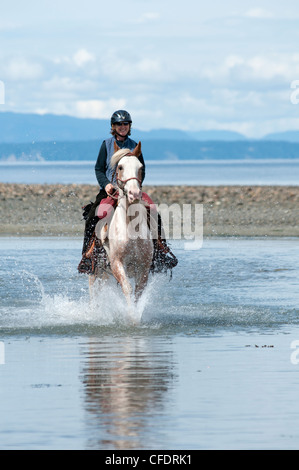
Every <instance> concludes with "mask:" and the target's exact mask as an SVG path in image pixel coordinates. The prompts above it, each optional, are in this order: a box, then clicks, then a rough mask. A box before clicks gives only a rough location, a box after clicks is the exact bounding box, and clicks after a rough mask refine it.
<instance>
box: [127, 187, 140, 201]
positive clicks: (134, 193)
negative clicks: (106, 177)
mask: <svg viewBox="0 0 299 470" xmlns="http://www.w3.org/2000/svg"><path fill="white" fill-rule="evenodd" d="M127 198H128V202H129V204H133V203H134V202H138V201H140V199H141V198H142V191H141V189H140V188H138V187H136V188H129V189H128V192H127Z"/></svg>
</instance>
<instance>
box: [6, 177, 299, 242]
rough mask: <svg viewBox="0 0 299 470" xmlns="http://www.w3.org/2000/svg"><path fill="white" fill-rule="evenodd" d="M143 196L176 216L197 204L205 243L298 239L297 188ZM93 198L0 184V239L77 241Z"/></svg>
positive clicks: (163, 190)
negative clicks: (209, 240) (74, 238)
mask: <svg viewBox="0 0 299 470" xmlns="http://www.w3.org/2000/svg"><path fill="white" fill-rule="evenodd" d="M143 191H144V192H146V193H148V194H149V196H150V197H151V198H152V199H153V201H154V202H155V203H156V204H158V205H159V204H168V205H176V208H178V207H179V208H180V209H181V211H182V214H183V205H184V204H192V207H193V208H194V205H195V204H202V205H203V235H204V236H206V237H213V236H217V237H221V236H250V237H252V236H269V237H298V236H299V186H144V187H143ZM97 193H98V186H96V185H84V184H82V185H77V184H71V185H62V184H55V185H52V184H49V185H47V184H45V185H39V184H29V185H26V184H9V183H0V235H1V236H82V237H83V231H84V221H83V219H82V206H84V205H86V204H88V203H89V201H94V200H95V197H96V195H97ZM179 222H180V221H179ZM193 229H194V220H193V223H192V229H191V226H190V230H193ZM184 235H186V234H185V233H184ZM170 238H171V237H170Z"/></svg>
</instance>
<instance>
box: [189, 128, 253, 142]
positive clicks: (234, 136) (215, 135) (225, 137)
mask: <svg viewBox="0 0 299 470" xmlns="http://www.w3.org/2000/svg"><path fill="white" fill-rule="evenodd" d="M188 134H189V136H190V137H192V139H194V140H200V141H204V142H207V141H211V140H221V141H224V142H226V141H227V142H228V141H230V142H231V141H236V140H246V137H245V136H244V135H242V134H240V133H239V132H233V131H222V130H220V131H218V130H211V131H198V132H188Z"/></svg>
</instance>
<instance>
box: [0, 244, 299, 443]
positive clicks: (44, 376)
mask: <svg viewBox="0 0 299 470" xmlns="http://www.w3.org/2000/svg"><path fill="white" fill-rule="evenodd" d="M81 245H82V241H81V240H78V239H72V238H69V239H65V238H1V239H0V256H1V264H0V328H1V330H0V383H1V387H0V413H1V424H0V448H1V449H281V448H283V449H296V448H298V447H299V426H298V424H299V405H298V400H297V397H298V391H299V364H298V363H299V353H298V355H297V349H296V348H298V347H299V344H298V345H297V343H296V341H298V342H299V289H298V278H299V276H298V275H299V267H298V266H299V263H298V252H299V250H298V248H299V240H298V239H267V238H264V239H233V238H231V239H218V240H217V239H211V240H204V243H203V247H202V249H200V250H198V251H185V250H184V244H183V242H175V243H174V242H173V243H172V248H173V250H174V252H175V253H176V255H177V256H178V258H179V265H178V267H177V268H176V269H175V270H174V271H173V277H172V279H169V277H163V276H159V277H156V278H154V279H152V280H151V281H150V284H149V286H148V288H147V290H146V292H145V293H144V295H143V297H142V299H141V301H140V303H139V305H138V306H137V308H136V312H135V314H136V318H140V324H138V325H136V326H132V325H131V324H130V323H129V322H128V321H127V316H126V311H125V302H124V299H123V296H122V294H121V292H119V290H118V288H117V286H115V284H114V283H113V282H109V283H108V284H107V285H106V286H105V289H104V290H99V293H98V295H97V296H96V298H95V299H94V300H93V301H92V302H91V301H90V300H89V293H88V282H87V279H86V277H85V276H83V275H79V274H77V271H76V267H77V264H78V262H79V260H80V252H81ZM297 359H298V360H297Z"/></svg>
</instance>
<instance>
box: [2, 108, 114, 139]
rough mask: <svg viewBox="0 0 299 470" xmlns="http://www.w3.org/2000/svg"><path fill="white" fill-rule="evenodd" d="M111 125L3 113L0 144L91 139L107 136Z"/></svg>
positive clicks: (100, 120) (53, 117)
mask: <svg viewBox="0 0 299 470" xmlns="http://www.w3.org/2000/svg"><path fill="white" fill-rule="evenodd" d="M107 129H109V122H108V121H107V120H102V119H79V118H75V117H71V116H56V115H53V114H45V115H39V114H20V113H11V112H2V113H0V142H7V143H26V142H28V143H29V142H53V141H78V140H92V139H97V138H101V137H102V136H104V135H105V136H106V135H107Z"/></svg>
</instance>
